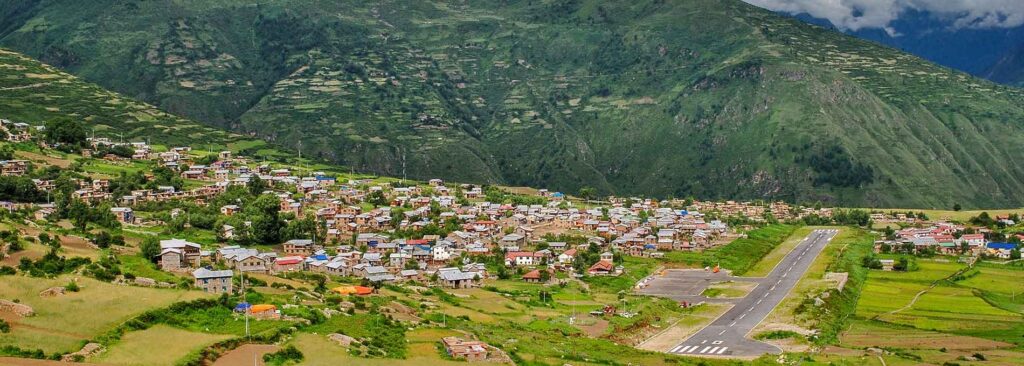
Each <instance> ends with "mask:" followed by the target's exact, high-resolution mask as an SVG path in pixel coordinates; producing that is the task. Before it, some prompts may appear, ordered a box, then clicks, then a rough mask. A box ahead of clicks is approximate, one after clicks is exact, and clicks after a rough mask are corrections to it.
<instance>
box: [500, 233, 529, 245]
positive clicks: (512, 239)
mask: <svg viewBox="0 0 1024 366" xmlns="http://www.w3.org/2000/svg"><path fill="white" fill-rule="evenodd" d="M499 244H500V245H501V247H502V248H513V247H514V248H521V247H522V246H523V245H524V244H526V237H525V236H522V235H519V234H508V235H505V236H504V237H502V238H501V241H500V242H499Z"/></svg>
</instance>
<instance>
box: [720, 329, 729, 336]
mask: <svg viewBox="0 0 1024 366" xmlns="http://www.w3.org/2000/svg"><path fill="white" fill-rule="evenodd" d="M727 330H728V329H722V331H721V332H720V333H718V335H722V334H725V331H727Z"/></svg>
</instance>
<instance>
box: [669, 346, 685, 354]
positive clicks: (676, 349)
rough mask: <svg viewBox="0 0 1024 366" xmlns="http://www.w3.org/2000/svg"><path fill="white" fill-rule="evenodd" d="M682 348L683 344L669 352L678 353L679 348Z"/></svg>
mask: <svg viewBox="0 0 1024 366" xmlns="http://www.w3.org/2000/svg"><path fill="white" fill-rule="evenodd" d="M682 348H683V346H676V348H673V349H672V350H671V351H668V353H678V352H679V350H680V349H682Z"/></svg>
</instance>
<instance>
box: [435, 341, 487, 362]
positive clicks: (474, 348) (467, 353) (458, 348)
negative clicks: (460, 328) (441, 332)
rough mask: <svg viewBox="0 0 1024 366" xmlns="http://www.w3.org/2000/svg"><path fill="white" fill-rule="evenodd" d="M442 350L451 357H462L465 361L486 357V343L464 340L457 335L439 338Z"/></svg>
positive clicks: (480, 359)
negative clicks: (442, 346)
mask: <svg viewBox="0 0 1024 366" xmlns="http://www.w3.org/2000/svg"><path fill="white" fill-rule="evenodd" d="M441 343H443V344H444V351H445V352H447V353H448V356H450V357H451V358H462V359H465V360H466V361H484V360H486V359H487V344H486V343H484V342H480V341H464V340H462V339H461V338H457V337H444V338H442V339H441Z"/></svg>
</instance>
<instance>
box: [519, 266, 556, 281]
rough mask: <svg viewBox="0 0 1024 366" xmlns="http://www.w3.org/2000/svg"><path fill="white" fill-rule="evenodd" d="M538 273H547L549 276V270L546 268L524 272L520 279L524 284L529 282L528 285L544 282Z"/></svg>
mask: <svg viewBox="0 0 1024 366" xmlns="http://www.w3.org/2000/svg"><path fill="white" fill-rule="evenodd" d="M540 271H548V274H551V270H550V269H547V268H543V269H535V270H532V271H529V272H526V274H524V275H523V277H522V279H523V281H526V282H529V283H541V282H544V278H543V277H541V276H542V275H541V273H540ZM548 278H551V277H550V276H549V277H548Z"/></svg>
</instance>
